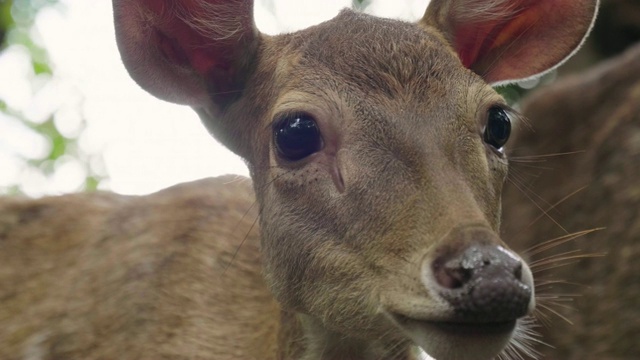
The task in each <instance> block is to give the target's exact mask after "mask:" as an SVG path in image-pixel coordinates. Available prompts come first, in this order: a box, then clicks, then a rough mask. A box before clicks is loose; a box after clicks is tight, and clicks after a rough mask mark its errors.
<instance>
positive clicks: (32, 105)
mask: <svg viewBox="0 0 640 360" xmlns="http://www.w3.org/2000/svg"><path fill="white" fill-rule="evenodd" d="M62 3H63V4H64V5H65V6H64V8H65V9H64V10H63V11H60V10H58V9H55V8H52V9H48V10H45V11H43V12H42V13H41V14H40V15H39V17H38V19H37V31H38V33H39V36H41V38H42V41H43V43H44V44H45V46H46V48H47V49H48V51H49V54H50V56H51V59H52V63H53V67H54V69H55V70H54V71H55V74H56V78H55V79H53V80H52V81H50V82H47V86H46V87H44V88H43V89H40V90H39V91H33V89H32V85H31V84H32V83H31V82H30V81H28V80H27V79H28V78H29V76H31V77H32V76H33V75H32V74H30V67H29V64H28V57H26V56H27V55H26V54H25V52H24V51H23V50H22V49H20V48H11V49H8V51H6V52H5V53H4V54H3V55H2V56H0V99H3V100H5V101H6V102H7V103H8V104H9V105H10V106H12V107H14V108H16V109H22V110H23V111H25V113H26V115H27V116H28V117H29V118H30V119H33V120H36V121H43V120H45V119H43V118H42V117H43V116H45V115H47V114H48V113H50V111H51V110H52V109H60V110H59V111H58V113H57V121H58V122H59V125H60V127H61V128H62V129H63V130H64V131H66V132H68V133H69V134H73V133H74V132H77V131H78V124H79V122H80V119H82V118H84V119H86V121H87V124H88V125H87V130H86V132H85V133H84V134H83V136H82V137H81V145H82V148H83V149H84V150H85V151H86V152H89V153H101V154H102V155H103V157H104V160H105V166H106V169H107V172H108V175H109V177H110V181H109V182H107V183H105V184H104V187H105V188H107V189H111V190H114V191H116V192H120V193H124V194H145V193H150V192H153V191H157V190H159V189H161V188H164V187H167V186H171V185H173V184H176V183H179V182H185V181H190V180H195V179H198V178H203V177H208V176H217V175H221V174H226V173H235V174H241V175H247V174H248V172H247V169H246V167H245V165H244V164H243V163H242V161H241V160H240V159H239V158H237V157H236V156H235V155H233V154H231V153H230V152H229V151H227V150H226V149H224V148H223V147H222V146H221V145H219V144H217V143H216V142H215V141H214V140H213V139H212V137H211V136H210V135H209V134H208V133H207V131H206V130H205V129H204V127H203V126H202V125H201V124H200V121H199V119H198V118H197V116H196V115H195V113H194V112H193V111H192V110H191V109H189V108H187V107H184V106H178V105H174V104H170V103H166V102H164V101H161V100H158V99H156V98H153V97H151V96H150V95H148V94H147V93H145V92H144V91H143V90H141V89H140V88H139V87H138V86H137V85H136V84H135V83H134V82H133V80H131V79H130V78H129V76H128V74H127V73H126V71H125V69H124V67H123V65H122V63H121V61H120V57H119V54H118V51H117V48H116V45H115V38H114V33H113V25H112V22H113V20H112V12H111V2H110V1H105V0H100V1H98V0H62ZM265 3H273V4H274V5H273V7H274V9H275V12H274V14H275V16H274V14H272V13H271V12H269V11H266V10H265V5H264V4H265ZM350 3H351V0H330V1H327V0H313V1H311V0H307V1H300V0H271V1H269V0H264V1H257V2H256V6H255V7H256V14H255V16H256V23H257V24H258V27H259V28H260V29H261V30H262V31H263V32H266V33H270V34H275V33H279V32H283V31H294V30H297V29H300V28H304V27H307V26H309V25H312V24H315V23H319V22H321V21H324V20H327V19H330V18H332V17H333V16H335V15H336V14H337V13H338V11H339V10H340V9H342V8H344V7H346V6H349V5H350ZM427 3H428V0H405V1H398V0H377V1H374V3H373V4H372V5H371V6H370V7H369V9H368V10H367V11H368V12H370V13H373V14H376V15H380V16H384V17H391V18H400V19H405V20H415V19H417V18H419V17H420V16H421V15H422V13H423V12H424V9H425V8H426V5H427ZM34 92H35V94H36V95H35V96H34V95H33V93H34ZM29 135H30V134H29V132H28V131H25V130H24V128H22V127H21V126H20V124H19V123H17V122H15V121H13V120H12V119H10V118H7V117H3V116H1V115H0V190H1V188H2V187H3V186H6V185H8V184H12V183H16V182H19V183H21V184H23V186H24V189H25V191H26V192H27V193H28V194H29V195H34V196H36V195H42V194H53V193H60V192H68V191H73V190H74V189H76V188H77V187H78V185H79V184H80V182H81V181H82V179H83V178H84V173H83V171H82V170H81V168H80V167H79V166H78V165H77V164H74V163H73V162H70V161H68V162H66V163H65V164H64V165H63V166H61V167H60V169H59V171H57V173H56V175H55V176H53V177H51V178H43V177H40V176H38V175H37V174H34V173H29V172H25V171H24V169H23V168H22V167H21V166H20V162H19V161H17V158H16V154H20V155H22V156H26V157H30V156H31V157H35V156H38V154H41V153H43V151H45V149H46V146H47V144H46V143H43V142H42V141H41V139H38V138H37V137H35V138H34V137H33V136H29ZM63 162H64V160H63ZM96 166H99V164H97V165H96ZM0 192H1V191H0Z"/></svg>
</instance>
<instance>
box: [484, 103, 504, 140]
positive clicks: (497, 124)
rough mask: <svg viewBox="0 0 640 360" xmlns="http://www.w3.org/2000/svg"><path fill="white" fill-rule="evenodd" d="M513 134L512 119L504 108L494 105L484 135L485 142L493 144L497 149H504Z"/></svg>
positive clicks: (488, 116) (490, 110)
mask: <svg viewBox="0 0 640 360" xmlns="http://www.w3.org/2000/svg"><path fill="white" fill-rule="evenodd" d="M510 134H511V119H509V115H507V112H506V111H504V109H502V108H500V107H498V106H493V107H492V108H490V109H489V112H488V115H487V125H486V126H485V128H484V133H483V134H482V137H483V139H484V142H486V143H487V144H489V145H491V146H493V147H494V148H495V149H496V150H500V149H502V147H503V146H504V144H506V143H507V140H509V135H510Z"/></svg>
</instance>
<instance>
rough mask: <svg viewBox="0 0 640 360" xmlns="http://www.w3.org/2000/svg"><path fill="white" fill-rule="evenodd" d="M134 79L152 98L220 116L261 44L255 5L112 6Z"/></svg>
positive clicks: (165, 1) (219, 1)
mask: <svg viewBox="0 0 640 360" xmlns="http://www.w3.org/2000/svg"><path fill="white" fill-rule="evenodd" d="M113 12H114V22H115V30H116V40H117V43H118V48H119V50H120V54H121V56H122V60H123V62H124V65H125V67H126V68H127V70H128V71H129V74H130V75H131V77H132V78H133V79H134V80H135V81H136V82H137V83H138V84H139V85H140V86H141V87H142V88H144V89H145V90H147V91H148V92H149V93H151V94H152V95H154V96H156V97H158V98H160V99H163V100H166V101H170V102H174V103H179V104H186V105H190V106H193V107H202V106H205V105H206V104H209V105H210V104H211V103H213V105H214V108H213V109H212V110H214V111H220V110H221V109H222V108H224V107H225V105H227V104H228V103H230V102H232V101H233V100H234V99H235V98H237V97H238V96H239V95H240V94H241V93H242V91H243V89H244V86H245V81H246V78H247V73H248V72H249V71H250V70H251V66H252V64H253V63H254V62H255V57H256V53H257V49H258V45H259V41H260V34H259V32H258V30H257V29H256V27H255V24H254V22H253V1H251V0H113Z"/></svg>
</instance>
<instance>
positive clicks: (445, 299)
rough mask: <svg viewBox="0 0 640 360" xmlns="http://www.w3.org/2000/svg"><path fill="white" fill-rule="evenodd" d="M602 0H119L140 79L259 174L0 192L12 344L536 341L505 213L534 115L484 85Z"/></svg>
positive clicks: (467, 356) (240, 346) (4, 311)
mask: <svg viewBox="0 0 640 360" xmlns="http://www.w3.org/2000/svg"><path fill="white" fill-rule="evenodd" d="M597 5H598V4H597V0H554V1H550V0H536V1H529V0H491V1H480V0H450V1H445V0H432V1H431V2H430V3H429V5H428V7H427V9H426V11H425V14H424V16H423V17H422V18H421V19H420V20H419V21H417V22H414V23H410V22H405V21H401V20H392V19H383V18H377V17H374V16H370V15H366V14H363V13H358V12H354V11H351V10H348V9H347V10H343V11H342V12H341V13H340V14H339V15H337V16H336V17H335V18H334V19H332V20H329V21H326V22H324V23H321V24H318V25H315V26H312V27H309V28H307V29H304V30H301V31H298V32H293V33H287V34H280V35H275V36H267V35H265V34H262V33H260V32H259V31H258V29H257V28H256V26H255V24H254V21H253V3H252V1H250V0H233V1H231V0H229V1H221V0H174V1H168V0H154V1H151V0H114V1H113V12H114V24H115V32H116V39H117V43H118V48H119V51H120V53H121V57H122V60H123V63H124V65H125V67H126V68H127V70H128V72H129V74H130V75H131V77H132V79H133V80H134V81H135V82H136V83H137V84H138V85H139V86H141V87H142V88H143V89H145V90H146V91H148V92H149V93H151V94H152V95H154V96H156V97H158V98H159V99H162V100H165V101H169V102H174V103H177V104H182V105H188V106H191V107H192V108H193V109H194V110H195V111H196V113H197V114H198V115H199V117H200V118H201V120H202V122H203V123H204V124H205V126H206V128H207V129H208V131H209V132H211V134H212V135H213V136H214V137H215V138H216V139H217V140H218V141H220V142H221V143H222V144H223V145H225V146H226V147H228V148H229V149H230V150H232V151H233V152H234V153H236V154H238V155H240V156H241V157H242V158H243V159H245V161H246V162H247V164H248V167H249V172H250V178H251V180H248V179H244V178H237V177H229V176H226V177H220V178H214V179H206V180H200V181H196V182H192V183H186V184H180V185H176V186H174V187H171V188H168V189H165V190H162V191H160V192H157V193H155V194H151V195H147V196H142V197H136V196H123V195H117V194H112V193H106V192H97V193H92V194H69V195H62V196H57V197H45V198H41V199H22V198H6V199H2V201H1V203H0V285H1V286H0V304H1V305H0V323H1V324H2V326H0V358H2V359H305V360H312V359H421V358H427V356H429V357H432V358H435V359H438V360H448V359H462V360H486V359H491V358H495V357H497V356H507V357H508V356H510V355H509V354H512V353H513V352H516V351H518V349H521V350H522V351H523V352H524V354H525V356H527V355H531V354H530V353H528V350H527V345H526V341H527V338H530V337H531V331H532V330H531V325H530V324H531V320H530V318H531V314H532V313H533V311H534V309H535V287H534V280H533V277H532V274H531V270H530V268H529V266H528V265H527V263H526V262H525V261H524V260H523V259H522V258H521V257H520V256H519V255H517V254H516V253H515V252H513V251H512V250H510V248H509V246H508V245H507V243H506V242H505V241H503V240H502V239H501V237H500V235H499V232H500V218H501V204H500V202H501V190H502V186H503V183H504V181H505V177H506V175H507V169H508V160H507V156H506V155H505V152H504V147H505V144H506V143H507V141H508V139H509V135H510V132H511V126H512V123H515V122H516V121H517V120H518V118H519V116H520V115H519V114H518V112H517V111H516V110H515V109H513V108H512V107H510V106H509V105H508V104H507V103H506V102H505V100H504V99H503V98H502V97H501V96H500V95H499V94H498V93H497V92H496V90H495V89H494V86H497V85H501V84H507V83H512V82H514V81H517V80H520V79H525V78H530V77H534V76H539V75H540V74H543V73H545V72H547V71H549V70H551V69H553V68H555V67H557V66H558V65H559V64H561V63H562V62H563V61H564V60H566V59H567V58H568V57H569V56H570V55H572V54H573V52H575V51H576V49H577V48H578V47H580V45H581V44H582V42H583V41H584V38H585V37H586V36H587V33H588V32H589V29H590V28H591V26H592V24H593V21H594V18H595V13H596V9H597ZM505 354H506V355H505Z"/></svg>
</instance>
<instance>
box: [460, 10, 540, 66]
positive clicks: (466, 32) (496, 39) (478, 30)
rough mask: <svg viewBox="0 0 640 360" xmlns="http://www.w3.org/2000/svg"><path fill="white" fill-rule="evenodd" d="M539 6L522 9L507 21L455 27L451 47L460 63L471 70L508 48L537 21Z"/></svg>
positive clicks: (498, 20)
mask: <svg viewBox="0 0 640 360" xmlns="http://www.w3.org/2000/svg"><path fill="white" fill-rule="evenodd" d="M541 3H542V2H541ZM541 7H543V6H536V7H530V8H527V9H522V10H520V11H518V12H517V13H516V14H515V15H513V16H511V17H509V18H507V19H497V20H492V21H485V22H474V23H469V24H458V26H456V33H455V46H456V50H457V52H458V56H459V57H460V60H461V61H462V64H463V65H464V66H465V67H467V68H472V67H473V64H475V63H478V62H480V61H482V59H484V58H485V57H487V56H488V55H489V54H490V53H491V52H492V51H493V50H495V49H497V48H501V47H504V46H507V47H508V46H510V43H512V42H514V41H516V40H518V38H520V37H521V36H522V35H523V34H524V33H526V32H527V31H528V30H530V29H531V28H533V26H534V25H535V24H536V22H538V21H540V16H541V15H542V14H543V13H544V11H541V9H540V8H541Z"/></svg>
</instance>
